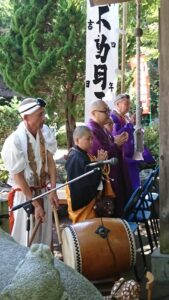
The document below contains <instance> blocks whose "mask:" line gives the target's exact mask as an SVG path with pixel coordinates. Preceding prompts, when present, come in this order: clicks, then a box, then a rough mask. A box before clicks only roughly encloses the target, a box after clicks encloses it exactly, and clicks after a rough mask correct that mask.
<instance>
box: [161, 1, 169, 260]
mask: <svg viewBox="0 0 169 300" xmlns="http://www.w3.org/2000/svg"><path fill="white" fill-rule="evenodd" d="M168 16H169V0H161V5H160V252H161V253H162V254H169V21H168Z"/></svg>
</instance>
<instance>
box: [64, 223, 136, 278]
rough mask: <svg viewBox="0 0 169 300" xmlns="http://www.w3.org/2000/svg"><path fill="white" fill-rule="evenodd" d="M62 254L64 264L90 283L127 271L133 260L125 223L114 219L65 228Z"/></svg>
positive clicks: (128, 233)
mask: <svg viewBox="0 0 169 300" xmlns="http://www.w3.org/2000/svg"><path fill="white" fill-rule="evenodd" d="M62 253H63V260H64V263H65V264H67V265H69V266H71V267H72V268H73V269H75V270H77V271H78V272H80V273H82V274H83V275H84V276H85V277H86V278H88V279H89V280H93V281H94V280H102V279H107V278H112V277H114V276H116V275H119V273H121V272H125V271H128V270H129V269H130V268H131V267H132V266H133V265H134V264H135V260H136V248H135V241H134V237H133V234H132V232H131V229H130V227H129V225H128V223H127V222H126V221H125V220H122V219H113V218H95V219H91V220H87V221H84V222H80V223H77V224H75V225H69V226H67V227H66V228H64V230H63V231H62Z"/></svg>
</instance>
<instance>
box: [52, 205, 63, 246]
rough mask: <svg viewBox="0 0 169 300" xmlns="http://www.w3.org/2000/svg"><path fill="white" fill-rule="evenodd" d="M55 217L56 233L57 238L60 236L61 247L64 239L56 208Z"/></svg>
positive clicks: (54, 210)
mask: <svg viewBox="0 0 169 300" xmlns="http://www.w3.org/2000/svg"><path fill="white" fill-rule="evenodd" d="M53 215H54V220H55V226H56V232H57V236H58V242H59V246H61V245H62V239H61V232H60V225H59V217H58V212H57V210H56V208H55V207H53Z"/></svg>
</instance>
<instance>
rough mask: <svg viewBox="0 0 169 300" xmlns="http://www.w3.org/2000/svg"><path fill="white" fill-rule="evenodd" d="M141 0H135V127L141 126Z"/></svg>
mask: <svg viewBox="0 0 169 300" xmlns="http://www.w3.org/2000/svg"><path fill="white" fill-rule="evenodd" d="M140 13H141V0H136V128H139V127H141V102H140V37H141V35H142V31H141V28H140Z"/></svg>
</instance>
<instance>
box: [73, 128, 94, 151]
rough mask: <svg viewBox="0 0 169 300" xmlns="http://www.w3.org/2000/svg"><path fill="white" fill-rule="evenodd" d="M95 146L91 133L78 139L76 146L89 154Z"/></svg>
mask: <svg viewBox="0 0 169 300" xmlns="http://www.w3.org/2000/svg"><path fill="white" fill-rule="evenodd" d="M92 144H93V136H92V134H91V133H86V134H85V135H83V136H82V137H81V138H78V139H77V141H76V145H78V146H79V147H80V148H81V149H82V150H84V151H86V152H88V151H89V150H90V149H91V147H92Z"/></svg>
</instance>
